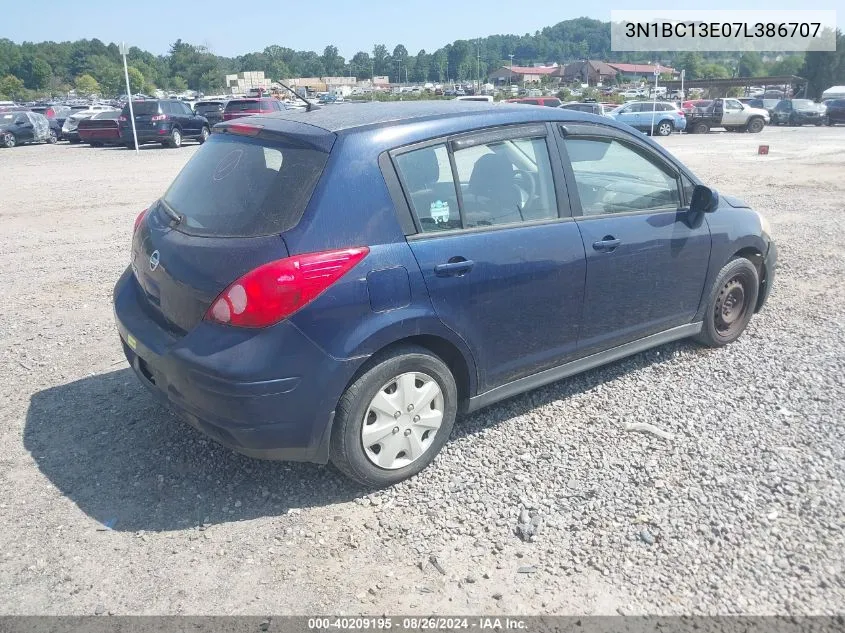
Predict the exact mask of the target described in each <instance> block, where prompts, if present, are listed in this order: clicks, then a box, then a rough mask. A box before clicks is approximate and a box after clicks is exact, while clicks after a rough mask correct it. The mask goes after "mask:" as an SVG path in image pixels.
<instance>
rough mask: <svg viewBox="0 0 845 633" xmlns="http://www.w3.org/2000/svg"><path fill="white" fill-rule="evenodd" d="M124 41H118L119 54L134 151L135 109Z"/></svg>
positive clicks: (136, 138)
mask: <svg viewBox="0 0 845 633" xmlns="http://www.w3.org/2000/svg"><path fill="white" fill-rule="evenodd" d="M126 50H127V49H126V43H125V42H121V43H120V54H121V55H123V76H124V77H125V78H126V94H127V96H128V97H129V120H130V121H132V138H133V139H134V140H135V153H136V154H140V150H139V149H138V132H137V130H135V109H134V108H133V107H132V88H131V87H130V85H129V67H128V66H127V65H126Z"/></svg>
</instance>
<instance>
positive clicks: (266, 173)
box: [162, 134, 328, 237]
mask: <svg viewBox="0 0 845 633" xmlns="http://www.w3.org/2000/svg"><path fill="white" fill-rule="evenodd" d="M327 159H328V154H326V153H324V152H321V151H319V150H316V149H313V148H310V147H307V146H303V145H300V144H298V143H297V142H296V140H295V139H289V140H288V141H286V142H285V141H281V142H269V141H265V140H258V139H251V138H247V137H242V136H235V135H224V134H213V135H212V137H211V139H210V140H209V141H208V142H207V143H205V144H203V145H202V146H201V147H200V148H199V150H197V152H196V154H194V156H193V157H192V158H191V160H190V161H188V164H187V165H185V167H184V168H183V169H182V171H181V172H180V173H179V175H178V176H177V177H176V180H175V181H173V184H172V185H170V188H169V189H168V190H167V193H165V194H164V197H163V198H162V201H163V203H164V204H166V205H167V206H169V207H170V208H171V209H172V210H173V211H175V212H176V213H178V214H180V215H181V216H183V221H182V222H181V223H180V224H179V225H178V226H177V227H176V228H177V230H180V231H182V232H183V233H189V234H194V235H215V236H231V237H254V236H258V235H269V234H271V233H280V232H282V231H287V230H288V229H290V228H292V227H294V226H295V225H296V223H297V222H299V219H300V218H301V217H302V214H303V213H304V212H305V207H306V206H307V205H308V201H309V200H310V199H311V194H312V193H313V191H314V187H315V186H316V184H317V180H318V179H319V178H320V175H321V174H322V173H323V168H324V167H325V164H326V160H327Z"/></svg>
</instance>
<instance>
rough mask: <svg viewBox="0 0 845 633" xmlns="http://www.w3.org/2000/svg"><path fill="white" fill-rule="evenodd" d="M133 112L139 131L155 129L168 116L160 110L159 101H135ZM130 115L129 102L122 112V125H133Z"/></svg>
mask: <svg viewBox="0 0 845 633" xmlns="http://www.w3.org/2000/svg"><path fill="white" fill-rule="evenodd" d="M132 113H133V114H134V115H135V129H136V130H138V131H139V132H141V131H149V130H155V129H156V123H157V122H158V121H163V120H165V119H166V118H167V115H166V114H162V113H161V112H160V110H159V102H158V101H133V102H132ZM129 117H130V112H129V104H126V105H125V106H123V111H122V112H121V113H120V123H121V127H124V126H126V127H131V125H132V122H131V121H130V120H129Z"/></svg>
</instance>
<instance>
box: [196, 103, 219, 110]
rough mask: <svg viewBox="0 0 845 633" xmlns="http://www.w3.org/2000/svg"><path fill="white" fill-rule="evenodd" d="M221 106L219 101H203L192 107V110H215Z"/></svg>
mask: <svg viewBox="0 0 845 633" xmlns="http://www.w3.org/2000/svg"><path fill="white" fill-rule="evenodd" d="M222 105H223V104H222V103H220V102H219V101H203V102H201V103H198V104H196V105H195V106H194V110H198V111H199V110H217V109H218V108H219V107H220V106H222Z"/></svg>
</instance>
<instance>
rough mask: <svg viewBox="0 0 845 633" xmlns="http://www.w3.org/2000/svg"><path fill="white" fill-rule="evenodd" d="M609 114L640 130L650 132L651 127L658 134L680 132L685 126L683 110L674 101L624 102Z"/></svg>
mask: <svg viewBox="0 0 845 633" xmlns="http://www.w3.org/2000/svg"><path fill="white" fill-rule="evenodd" d="M610 116H611V117H612V118H614V119H616V120H617V121H619V122H620V123H627V124H628V125H630V126H631V127H633V128H636V129H638V130H640V131H642V132H651V130H652V128H653V129H654V133H655V134H657V135H658V136H669V135H670V134H671V133H672V132H675V131H678V132H680V131H683V130H684V129H685V128H686V127H687V119H686V115H685V114H684V111H683V110H680V109H679V108H678V107H677V106H676V105H675V104H674V103H667V102H663V101H635V102H633V103H626V104H625V105H623V106H622V107H620V108H617V109H616V110H613V111H612V112H611V113H610Z"/></svg>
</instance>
